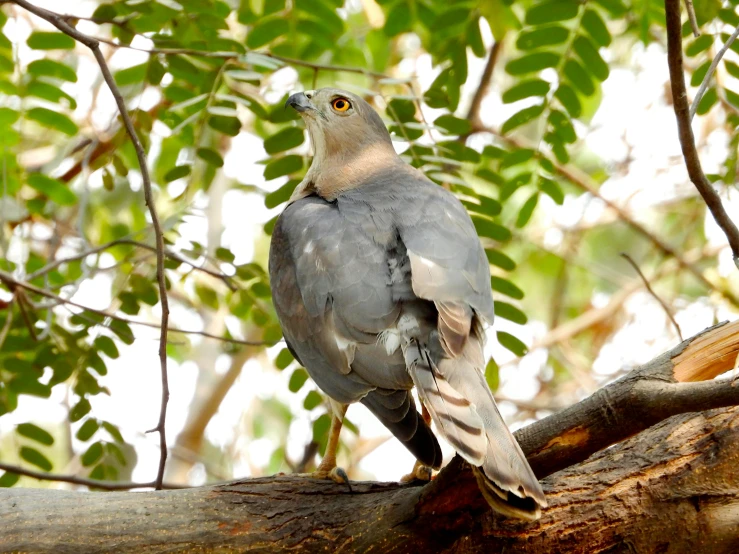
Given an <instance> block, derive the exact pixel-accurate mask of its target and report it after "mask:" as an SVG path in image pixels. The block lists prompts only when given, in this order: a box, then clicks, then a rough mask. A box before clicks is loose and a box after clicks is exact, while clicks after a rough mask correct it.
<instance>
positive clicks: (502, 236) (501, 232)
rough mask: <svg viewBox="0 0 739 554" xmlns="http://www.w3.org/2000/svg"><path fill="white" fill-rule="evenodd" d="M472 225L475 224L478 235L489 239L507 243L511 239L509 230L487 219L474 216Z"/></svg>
mask: <svg viewBox="0 0 739 554" xmlns="http://www.w3.org/2000/svg"><path fill="white" fill-rule="evenodd" d="M472 223H474V224H475V229H477V234H478V235H480V236H483V237H488V238H491V239H494V240H497V241H500V242H504V241H507V240H509V239H510V238H511V232H510V231H509V230H508V229H506V228H505V227H503V226H502V225H498V224H497V223H495V222H494V221H491V220H489V219H487V218H484V217H480V216H477V215H473V216H472Z"/></svg>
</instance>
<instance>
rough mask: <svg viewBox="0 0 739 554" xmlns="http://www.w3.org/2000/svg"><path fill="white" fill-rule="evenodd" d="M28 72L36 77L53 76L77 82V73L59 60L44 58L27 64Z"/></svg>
mask: <svg viewBox="0 0 739 554" xmlns="http://www.w3.org/2000/svg"><path fill="white" fill-rule="evenodd" d="M28 73H29V74H31V75H34V76H36V77H41V76H43V77H54V78H56V79H61V80H62V81H69V82H70V83H76V82H77V73H75V71H74V69H72V68H71V67H69V66H68V65H65V64H63V63H61V62H57V61H55V60H49V59H45V58H44V59H41V60H35V61H32V62H31V63H30V64H28Z"/></svg>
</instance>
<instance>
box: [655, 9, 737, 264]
mask: <svg viewBox="0 0 739 554" xmlns="http://www.w3.org/2000/svg"><path fill="white" fill-rule="evenodd" d="M665 13H666V21H667V63H668V66H669V68H670V83H671V86H672V104H673V106H674V108H675V117H676V118H677V129H678V135H679V138H680V147H681V148H682V151H683V158H684V159H685V166H686V167H687V169H688V176H689V177H690V180H691V181H692V183H693V184H694V185H695V188H697V189H698V192H699V193H700V195H701V196H702V197H703V200H704V202H705V203H706V206H708V209H709V210H710V212H711V215H712V216H713V219H714V220H715V221H716V224H717V225H718V226H719V227H720V228H721V230H722V231H723V232H724V234H725V235H726V239H727V240H728V241H729V245H730V246H731V251H732V253H733V255H734V263H735V264H736V266H737V269H739V229H737V227H736V225H735V224H734V222H733V221H732V220H731V218H730V217H729V215H728V214H727V213H726V210H725V209H724V206H723V204H722V203H721V198H720V197H719V195H718V193H717V192H716V191H715V190H714V188H713V187H712V186H711V183H710V182H709V181H708V179H707V178H706V175H705V174H704V173H703V169H702V168H701V162H700V158H699V156H698V150H697V149H696V147H695V138H694V137H693V129H692V128H691V127H690V106H689V104H688V93H687V91H686V89H685V74H684V73H683V46H682V23H681V19H680V0H665Z"/></svg>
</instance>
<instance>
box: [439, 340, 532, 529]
mask: <svg viewBox="0 0 739 554" xmlns="http://www.w3.org/2000/svg"><path fill="white" fill-rule="evenodd" d="M482 360H483V355H482V345H481V343H480V341H479V339H478V338H477V337H476V336H475V335H471V336H470V337H469V340H468V342H467V344H466V345H465V349H464V352H463V353H462V355H461V356H459V357H458V358H454V359H450V358H444V359H442V360H440V362H439V371H440V373H441V374H442V375H443V376H444V377H445V378H446V379H447V381H448V383H449V385H451V386H452V387H453V388H454V389H456V390H458V391H459V393H460V394H461V395H462V396H464V398H466V399H467V400H469V401H470V402H471V403H472V405H473V406H474V407H475V409H476V410H477V413H478V414H479V416H480V417H481V419H482V421H483V424H484V427H485V435H486V437H487V447H486V455H485V460H484V462H483V463H482V464H475V465H477V466H478V467H476V468H474V471H475V477H476V478H477V482H478V485H479V486H480V490H481V491H482V493H483V496H484V497H485V499H486V500H487V501H488V503H489V504H490V505H491V506H492V507H493V508H494V509H495V510H497V511H499V512H501V513H503V514H505V515H509V516H513V517H519V518H523V519H529V520H533V519H537V518H538V517H539V515H540V512H541V508H544V507H546V506H547V501H546V498H545V497H544V492H543V491H542V490H541V485H540V484H539V481H538V480H537V478H536V476H535V475H534V472H533V471H532V469H531V467H530V466H529V463H528V461H527V460H526V457H525V456H524V454H523V452H522V451H521V447H520V446H519V445H518V442H517V441H516V439H515V437H514V436H513V434H512V433H511V432H510V430H509V429H508V426H507V425H506V424H505V421H504V420H503V417H502V416H501V415H500V412H499V411H498V407H497V406H496V405H495V400H494V399H493V395H492V393H491V392H490V389H489V387H488V386H487V383H486V382H485V378H484V377H483V375H482V363H483V362H482Z"/></svg>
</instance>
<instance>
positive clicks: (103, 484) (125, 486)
mask: <svg viewBox="0 0 739 554" xmlns="http://www.w3.org/2000/svg"><path fill="white" fill-rule="evenodd" d="M0 469H2V470H3V471H5V472H7V473H15V474H16V475H24V476H25V477H31V478H32V479H38V480H39V481H57V482H60V483H72V484H73V485H83V486H85V487H91V488H96V489H102V490H105V491H127V490H130V489H150V488H154V487H157V481H149V482H147V483H126V482H124V481H121V482H120V483H119V482H116V481H98V480H97V479H87V478H85V477H77V476H76V475H57V474H55V473H44V472H42V471H33V470H31V469H25V468H22V467H20V466H14V465H10V464H5V463H3V462H0ZM188 488H190V487H188V486H187V485H175V484H172V483H159V486H158V488H157V490H159V489H188Z"/></svg>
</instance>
